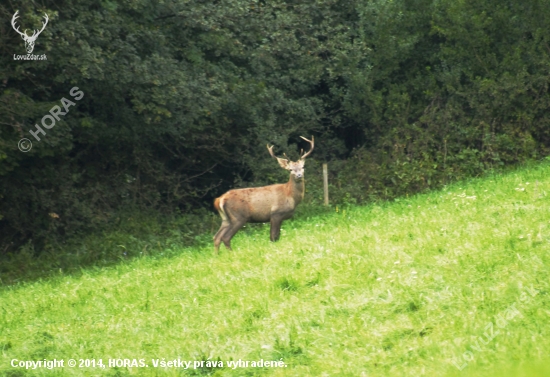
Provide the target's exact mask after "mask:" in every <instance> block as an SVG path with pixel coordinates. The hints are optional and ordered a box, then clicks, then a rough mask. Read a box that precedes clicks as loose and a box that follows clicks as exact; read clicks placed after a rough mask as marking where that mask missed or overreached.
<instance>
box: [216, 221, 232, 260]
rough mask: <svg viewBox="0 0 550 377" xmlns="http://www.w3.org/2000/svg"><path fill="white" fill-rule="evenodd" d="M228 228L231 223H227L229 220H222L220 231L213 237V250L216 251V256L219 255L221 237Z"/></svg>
mask: <svg viewBox="0 0 550 377" xmlns="http://www.w3.org/2000/svg"><path fill="white" fill-rule="evenodd" d="M230 227H231V223H230V222H229V220H227V219H226V220H223V221H222V225H221V226H220V230H218V232H217V233H216V235H215V236H214V249H215V250H216V254H219V253H220V243H221V242H222V237H223V235H224V234H225V232H226V231H227V229H229V228H230Z"/></svg>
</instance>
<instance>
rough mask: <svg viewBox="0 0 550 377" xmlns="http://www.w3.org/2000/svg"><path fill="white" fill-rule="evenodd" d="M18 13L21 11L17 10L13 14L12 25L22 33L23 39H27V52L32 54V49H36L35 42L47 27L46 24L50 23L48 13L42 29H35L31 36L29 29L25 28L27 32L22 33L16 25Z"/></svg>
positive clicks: (45, 15)
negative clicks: (28, 33)
mask: <svg viewBox="0 0 550 377" xmlns="http://www.w3.org/2000/svg"><path fill="white" fill-rule="evenodd" d="M18 13H19V11H17V12H15V14H14V15H13V18H12V19H11V26H13V30H15V31H16V32H18V33H19V34H20V35H21V38H23V40H24V41H25V48H26V49H27V53H29V54H32V51H33V50H34V42H35V41H36V38H38V36H39V35H40V33H42V31H44V29H45V28H46V25H47V24H48V20H49V18H48V15H47V14H46V13H44V20H45V21H46V22H44V26H42V29H40V31H37V30H34V33H33V34H32V35H31V36H29V35H27V29H25V32H23V33H22V32H20V31H19V26H18V27H15V20H16V19H17V17H18V16H17V14H18Z"/></svg>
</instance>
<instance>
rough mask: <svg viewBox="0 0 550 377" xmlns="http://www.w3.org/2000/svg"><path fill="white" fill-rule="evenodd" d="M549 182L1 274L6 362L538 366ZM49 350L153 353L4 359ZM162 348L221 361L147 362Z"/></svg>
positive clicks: (463, 189)
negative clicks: (15, 277) (10, 278)
mask: <svg viewBox="0 0 550 377" xmlns="http://www.w3.org/2000/svg"><path fill="white" fill-rule="evenodd" d="M549 192H550V166H549V165H548V164H543V165H538V166H535V167H531V168H527V169H524V170H520V171H515V172H512V173H509V174H506V175H503V176H492V177H488V178H485V179H477V180H472V181H470V182H467V183H459V184H455V185H453V186H450V187H447V188H446V189H444V190H442V191H437V192H432V193H429V194H424V195H418V196H415V197H411V198H402V199H400V200H396V201H395V202H392V203H385V204H382V205H371V206H365V207H356V208H351V207H348V208H345V209H342V208H339V209H338V211H336V210H335V211H334V212H333V213H331V214H326V215H318V216H310V217H306V216H302V217H300V216H298V218H297V219H296V220H293V221H287V222H285V223H284V224H283V230H282V236H281V240H280V241H279V242H278V243H275V244H271V243H269V242H268V240H269V234H268V232H269V230H268V227H267V226H263V227H262V226H260V227H253V229H251V230H248V231H241V232H239V233H238V234H237V235H236V236H235V238H234V239H233V248H234V251H233V252H227V251H225V249H223V247H222V249H221V254H220V256H219V257H216V256H215V255H214V254H213V247H212V246H209V247H204V248H187V249H181V250H179V252H178V253H176V254H175V255H174V254H172V256H170V257H166V256H161V255H153V256H151V255H148V256H143V257H140V258H135V259H133V260H129V261H124V262H121V263H119V264H116V265H114V266H111V267H104V268H93V267H90V268H86V269H83V270H82V271H80V272H79V273H78V274H68V275H67V274H63V273H60V274H59V275H58V276H50V277H48V278H43V279H40V280H37V281H29V282H26V283H24V282H23V283H19V284H17V285H12V286H4V287H2V288H0V352H1V353H0V375H2V376H50V375H56V376H57V375H59V376H85V375H86V376H95V375H107V376H127V375H139V376H157V375H158V376H187V375H189V376H199V375H215V376H260V375H266V376H268V375H269V376H454V375H460V376H470V375H481V374H483V375H486V374H491V373H496V375H504V374H505V373H509V375H518V376H519V375H525V376H531V375H540V376H543V375H545V374H544V373H545V372H548V370H547V369H544V366H543V367H541V369H537V368H538V367H537V366H536V365H535V366H532V367H531V366H530V365H531V364H533V363H535V362H536V361H537V360H545V358H548V350H550V295H549V294H548V293H549V283H550V279H549V277H550V268H549V267H550V255H549V251H550V196H549V195H548V194H549ZM514 308H515V311H513V309H514ZM499 316H500V317H499ZM502 317H504V319H502ZM491 330H492V331H493V333H494V334H496V335H495V336H494V338H493V339H492V340H487V336H486V335H485V334H486V333H487V334H488V335H489V334H490V331H491ZM497 331H498V333H497ZM489 336H490V335H489ZM480 337H481V339H480ZM482 339H485V343H486V344H485V343H483V342H482ZM44 358H47V359H54V358H57V359H65V362H67V360H68V359H69V358H73V359H77V360H78V359H100V358H101V359H103V363H104V364H106V363H107V359H109V358H113V359H114V358H119V359H124V358H128V359H134V358H135V359H145V362H146V363H147V364H148V365H149V367H147V368H136V367H131V368H126V367H120V368H109V367H107V368H105V369H98V368H96V369H94V368H69V367H65V368H62V369H53V370H48V369H35V370H29V371H26V370H23V369H21V368H12V367H11V366H10V362H11V360H12V359H18V360H41V359H44ZM162 358H165V359H166V360H167V361H168V360H172V359H177V358H180V359H181V360H199V361H200V360H220V361H222V362H223V363H224V368H219V367H215V368H207V367H203V368H198V369H193V368H191V369H190V370H184V369H181V368H154V367H153V362H152V359H162ZM281 358H282V360H283V361H284V363H285V365H286V367H280V368H279V367H277V368H265V367H259V368H252V367H248V368H246V367H245V368H236V369H232V368H229V367H227V361H228V360H239V359H242V360H249V361H252V360H256V361H257V360H260V359H264V360H280V359H281ZM465 359H467V360H469V361H468V363H467V365H466V366H464V363H465V361H464V360H465ZM525 363H527V364H528V368H533V369H524V368H523V365H524V364H525ZM455 365H456V366H455ZM457 366H458V367H463V369H462V370H459V368H458V367H457ZM512 367H519V371H518V372H516V371H515V370H514V369H513V368H512ZM494 368H497V369H496V370H497V371H496V372H495V371H494ZM501 372H502V373H501ZM491 375H492V374H491Z"/></svg>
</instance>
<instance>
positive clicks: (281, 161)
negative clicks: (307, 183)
mask: <svg viewBox="0 0 550 377" xmlns="http://www.w3.org/2000/svg"><path fill="white" fill-rule="evenodd" d="M275 158H276V159H277V161H278V162H279V165H280V166H281V167H282V168H283V169H287V170H288V160H285V159H284V158H279V157H275Z"/></svg>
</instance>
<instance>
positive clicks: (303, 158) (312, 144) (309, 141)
mask: <svg viewBox="0 0 550 377" xmlns="http://www.w3.org/2000/svg"><path fill="white" fill-rule="evenodd" d="M300 137H301V138H302V139H304V140H305V141H307V142H308V143H310V144H311V149H310V150H309V152H307V153H306V154H304V155H303V156H300V160H305V158H306V157H307V156H309V154H310V153H311V152H312V151H313V148H314V146H315V144H314V142H313V136H311V140H308V139H306V138H305V137H303V136H300ZM302 153H303V149H302V152H300V154H302Z"/></svg>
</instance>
